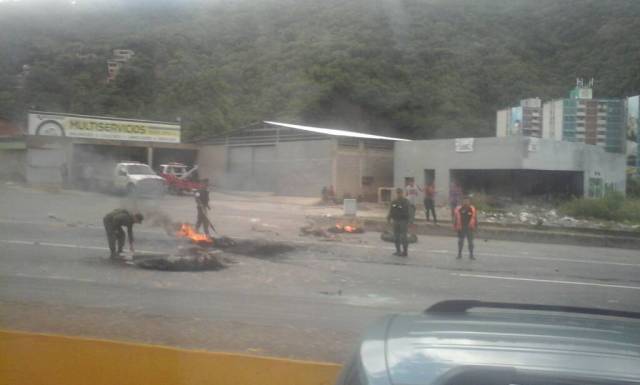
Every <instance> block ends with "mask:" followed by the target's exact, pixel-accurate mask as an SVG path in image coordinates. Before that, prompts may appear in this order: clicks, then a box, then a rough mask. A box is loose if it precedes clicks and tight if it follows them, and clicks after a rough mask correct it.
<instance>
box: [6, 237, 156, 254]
mask: <svg viewBox="0 0 640 385" xmlns="http://www.w3.org/2000/svg"><path fill="white" fill-rule="evenodd" d="M0 243H8V244H14V245H29V246H48V247H64V248H68V249H86V250H109V248H108V247H100V246H85V245H74V244H69V243H53V242H39V241H20V240H13V239H12V240H9V239H0ZM136 253H157V252H156V251H151V250H136Z"/></svg>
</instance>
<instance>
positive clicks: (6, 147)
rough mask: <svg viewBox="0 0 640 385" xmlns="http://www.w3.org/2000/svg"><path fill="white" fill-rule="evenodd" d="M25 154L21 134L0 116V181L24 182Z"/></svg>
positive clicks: (11, 123)
mask: <svg viewBox="0 0 640 385" xmlns="http://www.w3.org/2000/svg"><path fill="white" fill-rule="evenodd" d="M26 153H27V145H26V143H25V140H24V134H23V132H22V131H21V130H20V129H19V128H18V127H17V126H16V125H15V124H13V122H11V121H10V120H8V119H5V118H3V117H1V116H0V180H10V181H20V182H22V181H24V178H25V176H24V175H25V170H24V160H25V157H26Z"/></svg>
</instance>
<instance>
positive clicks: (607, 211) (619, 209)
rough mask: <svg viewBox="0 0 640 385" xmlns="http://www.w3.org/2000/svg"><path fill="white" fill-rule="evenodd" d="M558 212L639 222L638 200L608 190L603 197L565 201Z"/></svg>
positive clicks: (590, 217) (639, 207)
mask: <svg viewBox="0 0 640 385" xmlns="http://www.w3.org/2000/svg"><path fill="white" fill-rule="evenodd" d="M560 212H562V213H564V214H566V215H570V216H572V217H576V218H589V219H604V220H610V221H618V222H624V221H628V222H635V223H640V200H638V199H631V198H627V199H625V197H624V195H622V194H621V193H619V192H610V193H607V194H606V195H605V197H604V198H599V199H590V198H580V199H573V200H571V201H568V202H565V203H564V204H562V205H561V206H560Z"/></svg>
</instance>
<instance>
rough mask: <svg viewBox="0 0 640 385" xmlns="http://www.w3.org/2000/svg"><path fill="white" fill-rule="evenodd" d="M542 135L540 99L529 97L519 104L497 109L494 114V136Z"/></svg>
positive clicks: (538, 136)
mask: <svg viewBox="0 0 640 385" xmlns="http://www.w3.org/2000/svg"><path fill="white" fill-rule="evenodd" d="M512 135H522V136H533V137H537V138H540V137H542V101H541V100H540V99H539V98H529V99H523V100H521V101H520V105H519V106H515V107H511V108H505V109H503V110H499V111H498V112H497V114H496V136H498V137H505V136H512Z"/></svg>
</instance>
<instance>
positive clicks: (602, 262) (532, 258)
mask: <svg viewBox="0 0 640 385" xmlns="http://www.w3.org/2000/svg"><path fill="white" fill-rule="evenodd" d="M234 238H235V239H240V240H247V239H250V238H246V237H234ZM0 242H2V243H10V244H11V243H12V244H19V245H36V246H37V245H41V246H51V247H67V248H80V249H88V250H107V248H106V247H96V246H83V245H74V244H66V243H53V242H40V241H22V240H2V239H0ZM288 242H291V243H297V244H303V245H326V244H327V243H329V244H331V242H321V241H306V240H289V241H288ZM340 246H341V247H355V248H362V249H379V250H393V247H384V246H372V245H356V244H350V243H340ZM139 252H141V253H152V252H153V251H149V250H140V251H139ZM418 254H419V255H421V254H422V255H425V254H426V255H427V256H428V255H429V254H446V255H453V254H454V252H453V251H450V250H444V249H443V250H428V251H426V252H425V251H422V252H418ZM478 256H479V257H481V256H489V257H496V258H507V259H522V260H526V259H531V260H537V261H550V262H568V263H583V264H591V265H611V266H627V267H640V264H637V263H627V262H613V261H601V260H597V259H594V260H590V259H573V258H559V257H540V256H533V255H527V256H517V255H509V254H496V253H478Z"/></svg>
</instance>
